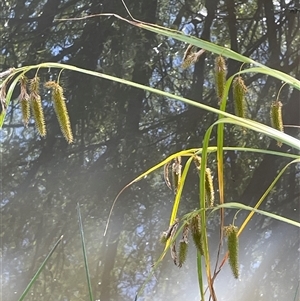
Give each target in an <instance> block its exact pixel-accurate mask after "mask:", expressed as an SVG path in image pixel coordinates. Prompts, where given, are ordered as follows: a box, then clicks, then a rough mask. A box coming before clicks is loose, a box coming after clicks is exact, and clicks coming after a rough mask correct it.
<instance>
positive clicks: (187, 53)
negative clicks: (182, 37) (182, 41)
mask: <svg viewBox="0 0 300 301" xmlns="http://www.w3.org/2000/svg"><path fill="white" fill-rule="evenodd" d="M193 48H194V46H193V45H192V44H190V45H189V46H188V47H187V49H186V50H185V52H184V55H183V58H182V63H181V67H182V68H183V69H186V68H188V67H189V66H190V65H191V64H192V59H191V56H192V54H193Z"/></svg>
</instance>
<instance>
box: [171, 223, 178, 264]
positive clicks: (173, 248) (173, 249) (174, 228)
mask: <svg viewBox="0 0 300 301" xmlns="http://www.w3.org/2000/svg"><path fill="white" fill-rule="evenodd" d="M177 228H178V219H176V220H175V223H174V224H173V226H172V228H171V235H170V239H171V240H172V243H171V257H172V259H173V262H174V264H175V265H177V251H176V239H175V234H176V231H177Z"/></svg>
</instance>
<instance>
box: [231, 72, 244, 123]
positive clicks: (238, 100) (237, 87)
mask: <svg viewBox="0 0 300 301" xmlns="http://www.w3.org/2000/svg"><path fill="white" fill-rule="evenodd" d="M246 92H247V87H246V85H245V83H244V80H243V79H242V78H241V77H240V76H237V77H236V78H235V79H234V80H233V99H234V109H235V115H236V116H239V117H242V118H245V117H246V103H245V93H246Z"/></svg>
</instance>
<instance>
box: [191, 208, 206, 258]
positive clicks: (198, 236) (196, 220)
mask: <svg viewBox="0 0 300 301" xmlns="http://www.w3.org/2000/svg"><path fill="white" fill-rule="evenodd" d="M190 230H191V233H192V238H193V241H194V244H195V246H196V249H197V250H198V252H199V253H200V254H201V255H203V254H204V252H203V244H202V232H201V220H200V215H199V214H197V215H195V216H194V217H192V219H191V222H190Z"/></svg>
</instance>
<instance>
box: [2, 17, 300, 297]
mask: <svg viewBox="0 0 300 301" xmlns="http://www.w3.org/2000/svg"><path fill="white" fill-rule="evenodd" d="M102 15H106V16H107V15H110V16H111V15H113V16H114V17H116V18H119V19H121V20H122V21H123V22H128V23H129V24H131V25H133V26H136V27H139V28H142V29H144V30H148V31H151V32H154V33H155V34H158V35H163V36H165V37H168V38H173V39H176V40H178V41H182V42H184V43H187V44H188V45H189V46H188V48H187V50H186V52H185V55H184V61H183V64H182V65H183V67H185V68H186V67H188V66H189V65H190V64H193V63H195V62H196V61H197V60H198V58H199V56H200V55H201V54H202V53H203V52H204V51H206V53H212V54H214V55H215V56H216V60H215V87H216V94H217V96H218V97H219V106H220V107H219V108H218V109H217V108H214V107H211V106H209V105H205V104H203V103H199V102H196V101H193V100H191V99H187V98H185V97H182V96H179V95H175V94H172V93H169V92H165V91H162V90H159V89H155V88H153V87H149V86H145V85H142V84H138V83H135V82H132V81H129V80H125V79H122V78H118V77H115V76H111V75H108V74H104V73H99V72H96V71H91V70H86V69H83V68H78V67H76V66H72V65H67V64H61V63H54V62H45V63H41V64H37V65H30V66H23V67H20V68H11V69H9V70H8V71H5V72H3V73H2V74H1V76H2V78H3V80H2V84H1V91H0V97H1V99H0V100H1V105H2V113H1V115H0V128H1V127H2V125H3V122H4V118H5V114H6V108H7V107H8V106H9V104H10V101H11V98H12V95H13V92H14V90H15V87H16V85H17V84H18V83H19V84H20V86H21V94H20V96H19V100H20V106H21V111H22V114H23V121H24V125H25V126H26V124H27V123H28V120H29V118H30V111H31V112H32V114H33V117H34V120H35V124H36V128H37V131H38V132H39V134H40V135H41V136H45V135H46V127H45V119H44V112H43V108H42V106H41V95H40V91H39V81H40V79H39V71H40V70H41V69H45V68H46V69H49V68H51V69H58V70H60V71H61V72H62V71H63V70H69V71H73V72H79V73H83V74H88V75H91V76H94V77H98V78H101V79H106V80H110V81H114V82H118V83H121V84H124V85H128V86H131V87H135V88H138V89H143V90H145V91H148V92H150V93H155V94H158V95H161V96H163V97H165V98H166V99H168V100H169V101H173V100H177V101H181V102H183V103H185V104H188V105H191V106H194V107H196V108H199V109H202V110H206V111H208V112H210V113H211V114H216V115H217V117H218V118H217V121H215V122H214V123H213V124H212V125H211V126H210V127H209V128H208V129H207V131H206V133H205V136H204V139H203V142H202V145H201V147H198V148H193V149H188V150H182V151H180V152H177V153H175V154H172V155H170V156H169V157H168V158H166V159H165V160H163V161H161V162H159V163H157V164H156V165H155V166H153V167H152V168H150V169H149V170H147V171H145V172H144V173H142V174H141V175H139V176H137V177H136V178H135V179H134V180H132V181H131V182H130V183H128V184H127V185H126V186H125V187H124V188H123V189H122V191H121V192H119V194H118V195H117V197H116V199H115V200H114V201H113V204H112V207H111V210H110V213H109V216H108V221H107V224H106V228H105V231H104V235H106V232H107V228H108V226H109V220H110V216H111V213H112V211H113V208H114V205H115V203H116V201H117V200H118V197H119V195H120V194H121V193H122V192H123V191H124V190H125V189H126V188H127V187H129V186H130V185H133V184H134V183H135V182H137V181H139V180H142V179H143V178H144V177H145V176H146V175H149V174H151V173H153V172H154V171H156V170H158V169H160V168H165V180H166V183H168V185H169V184H170V183H171V181H170V177H169V173H172V179H175V180H173V185H172V186H173V189H174V192H175V197H174V201H173V208H172V211H171V213H170V221H169V229H167V230H166V231H165V232H163V235H162V238H161V241H162V242H163V243H164V245H165V247H164V251H163V252H162V254H161V256H160V257H159V258H158V259H157V261H156V263H155V264H154V266H153V271H154V270H155V269H156V268H157V267H158V264H159V263H160V262H161V261H162V260H163V258H164V257H165V255H166V254H167V252H168V251H169V250H170V251H171V256H172V258H173V261H174V263H175V264H176V265H178V266H179V267H181V266H182V265H184V262H185V259H186V255H187V251H188V240H189V236H191V237H192V240H193V241H194V245H195V247H196V249H197V268H198V283H199V290H200V295H201V300H202V301H204V300H208V299H209V298H211V299H210V300H217V296H216V293H215V290H214V280H215V278H216V276H217V275H218V273H219V272H220V270H221V269H222V267H223V265H224V263H225V262H226V261H227V259H228V258H229V263H230V265H231V268H232V271H233V275H234V277H235V278H238V276H239V271H238V239H239V236H240V235H241V234H242V233H243V230H244V229H245V227H246V225H247V223H248V222H249V221H250V220H251V218H252V217H253V215H254V214H255V213H259V214H261V215H264V216H267V217H271V218H273V219H277V220H280V221H282V222H285V223H288V224H291V225H293V226H295V227H300V223H299V222H297V221H294V220H291V219H288V218H286V217H282V216H279V215H276V214H274V213H271V212H266V211H263V210H260V209H259V207H260V205H261V204H262V203H263V202H264V201H265V199H266V197H267V195H268V194H269V193H270V191H271V190H272V188H273V187H274V186H275V184H276V183H277V182H278V180H279V178H280V177H281V176H282V175H283V173H284V172H285V171H286V169H287V168H288V167H289V166H290V165H292V164H296V163H299V162H300V156H299V155H294V154H291V153H288V152H280V151H271V150H267V149H257V148H251V147H247V146H244V147H227V146H226V147H225V146H224V125H225V124H233V125H235V126H237V127H240V128H241V129H246V130H248V131H255V132H258V133H260V134H263V135H265V136H267V137H270V138H271V139H275V140H276V141H277V143H278V145H282V144H286V145H288V146H290V147H291V148H293V149H294V150H296V151H299V150H300V141H299V140H298V139H296V138H294V137H292V136H290V135H287V134H285V133H284V132H283V126H282V119H281V118H282V114H281V109H282V105H281V103H280V101H279V100H275V101H274V102H273V103H272V105H271V112H270V115H271V120H272V127H270V126H268V125H265V124H263V123H260V122H257V121H253V120H250V119H247V118H246V112H245V100H244V97H245V93H246V92H247V87H246V86H245V83H244V81H243V74H246V73H262V74H265V75H268V76H271V77H274V78H276V79H279V80H281V81H282V82H283V83H284V84H287V85H289V86H290V87H292V88H294V89H298V90H300V81H299V80H297V79H295V78H293V77H292V76H290V75H288V74H285V73H283V72H281V71H278V70H274V69H272V68H269V67H267V66H264V65H262V64H260V63H258V62H255V61H253V60H252V59H250V58H247V57H245V56H243V55H241V54H239V53H236V52H234V51H232V50H230V49H228V48H225V47H222V46H219V45H216V44H213V43H210V42H207V41H203V40H200V39H198V38H196V37H192V36H187V35H185V34H183V33H182V32H179V31H176V30H171V29H168V28H164V27H161V26H157V25H154V24H149V23H145V22H140V21H138V20H136V19H133V18H132V20H126V19H124V18H122V17H120V16H117V15H114V14H102ZM99 16H100V15H97V16H95V17H99ZM89 17H90V16H89ZM194 48H198V49H199V48H200V49H202V51H198V52H193V49H194ZM226 59H232V60H236V61H238V62H240V63H242V64H246V65H247V66H250V67H249V68H246V69H244V70H240V71H239V72H237V73H236V74H234V75H232V76H230V77H229V78H228V79H227V80H226ZM32 70H35V71H36V73H35V76H34V77H33V78H27V74H29V71H32ZM59 74H60V73H59ZM28 83H29V85H28ZM44 84H45V87H46V88H49V89H51V90H52V99H53V104H54V109H55V113H56V115H57V119H58V122H59V125H60V128H61V130H62V133H63V135H64V137H65V139H66V140H67V142H68V143H72V142H73V135H72V132H71V126H70V124H71V121H70V119H69V116H68V111H67V108H66V105H65V98H64V91H63V88H62V87H61V85H60V84H59V77H58V78H57V80H56V81H51V82H47V83H44ZM27 87H28V89H27ZM231 87H232V88H233V96H234V102H235V114H230V113H228V112H226V106H227V99H228V94H229V90H230V88H231ZM215 127H216V128H217V140H216V141H217V143H216V145H210V138H211V134H212V130H213V129H214V128H215ZM224 151H235V152H254V153H260V154H269V155H274V156H280V157H285V158H288V159H289V160H290V162H289V163H288V164H287V165H286V166H285V167H284V168H283V169H282V170H281V171H280V172H279V174H278V175H277V177H276V178H275V179H274V180H273V182H272V183H271V185H270V186H269V187H268V189H267V190H266V191H265V193H264V194H263V195H262V196H261V198H260V199H259V200H257V203H256V205H255V206H254V207H250V206H245V205H243V204H240V203H225V195H224V162H223V157H224ZM210 153H216V157H217V175H216V176H217V179H218V181H217V182H218V198H217V199H218V200H219V203H216V202H214V189H213V186H212V181H211V172H210V169H209V166H208V161H207V158H208V154H210ZM181 157H187V161H186V163H185V165H184V166H181ZM194 165H195V166H196V168H197V170H198V172H199V175H200V177H199V207H198V209H197V210H195V211H193V212H190V213H187V214H186V215H185V216H183V217H179V216H178V208H179V206H180V201H181V197H182V192H183V187H184V185H185V182H186V178H187V174H188V172H189V171H190V169H191V166H194ZM170 166H171V168H169V167H170ZM169 169H171V171H169ZM170 186H171V185H170ZM225 209H237V210H246V211H249V214H248V216H247V217H246V219H245V220H244V222H243V223H242V225H241V226H240V227H237V226H236V225H233V224H232V225H224V210H225ZM214 211H219V212H220V221H221V222H220V244H221V242H222V241H223V240H225V239H226V237H227V239H226V240H227V242H228V252H227V254H226V255H225V257H224V258H223V260H222V261H221V263H220V264H219V266H218V267H217V268H215V269H214V270H213V267H212V264H211V259H210V256H211V253H210V248H209V239H208V235H207V220H208V218H209V217H210V214H211V213H212V212H214ZM78 215H79V221H80V233H81V238H82V242H83V243H82V245H83V254H84V261H85V263H86V264H85V267H86V275H87V279H88V284H89V292H90V299H91V300H92V293H91V286H90V279H89V278H90V275H89V271H88V267H87V254H86V251H85V245H84V239H83V237H84V236H83V225H82V221H81V216H80V211H79V207H78ZM180 233H182V238H181V240H180V242H179V249H178V250H177V249H176V238H178V236H179V234H180ZM51 254H52V253H50V254H49V255H50V256H51ZM47 259H48V257H47ZM45 263H46V262H45ZM45 263H43V266H44V264H45ZM43 266H42V267H43ZM42 267H41V268H42ZM203 270H204V271H205V273H204V274H203ZM39 272H40V270H39ZM151 275H152V274H151V273H150V275H149V277H148V279H147V280H146V281H145V283H144V285H143V286H142V287H141V288H140V291H139V292H138V293H137V295H136V300H137V299H138V296H139V295H140V294H141V293H142V291H143V289H144V286H145V285H146V283H147V281H148V280H149V279H150V277H151ZM37 277H38V273H37V274H36V275H35V276H34V279H36V278H37ZM205 283H207V287H205ZM32 284H33V283H30V286H31V285H32ZM27 292H28V289H27V290H26V291H25V292H24V293H23V294H22V296H21V298H20V300H23V298H24V297H25V294H27ZM207 292H208V294H207ZM206 294H207V295H206Z"/></svg>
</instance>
